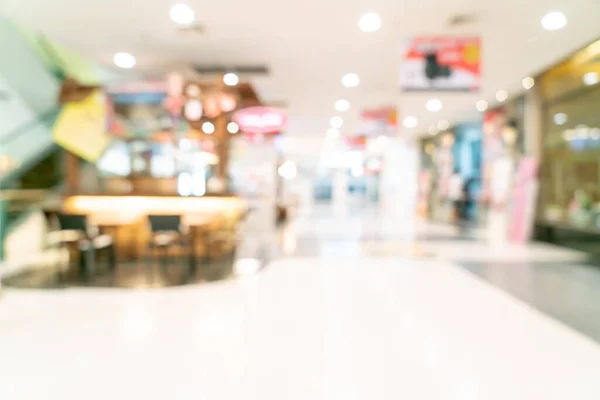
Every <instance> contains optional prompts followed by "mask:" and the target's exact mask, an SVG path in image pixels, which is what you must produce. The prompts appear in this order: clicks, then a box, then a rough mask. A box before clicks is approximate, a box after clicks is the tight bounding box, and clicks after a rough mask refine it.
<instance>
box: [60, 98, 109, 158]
mask: <svg viewBox="0 0 600 400" xmlns="http://www.w3.org/2000/svg"><path fill="white" fill-rule="evenodd" d="M106 125H107V104H106V99H105V97H104V95H103V94H102V92H100V90H96V91H95V92H92V94H90V95H89V96H88V97H87V98H86V99H85V100H83V101H81V102H78V103H68V104H66V105H65V106H63V108H62V111H61V113H60V116H59V117H58V120H57V121H56V124H55V125H54V128H53V129H52V136H53V138H54V141H55V142H56V143H57V144H58V145H59V146H61V147H63V148H64V149H66V150H68V151H70V152H71V153H73V154H76V155H77V156H79V157H81V158H83V159H84V160H86V161H90V162H96V161H97V160H98V159H99V158H100V156H101V155H102V154H103V153H104V150H105V149H106V147H107V146H108V144H109V142H110V137H109V136H108V135H107V134H106Z"/></svg>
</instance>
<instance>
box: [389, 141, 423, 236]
mask: <svg viewBox="0 0 600 400" xmlns="http://www.w3.org/2000/svg"><path fill="white" fill-rule="evenodd" d="M384 159H385V161H384V166H383V170H382V171H381V179H380V192H379V193H380V199H381V200H380V207H381V210H382V212H383V213H384V216H386V217H387V216H389V218H390V219H394V220H396V221H402V224H401V227H402V229H403V230H406V232H407V233H410V234H413V233H414V231H415V229H416V220H417V218H416V206H417V177H418V173H419V168H418V162H419V152H418V147H417V145H416V143H415V142H414V141H413V140H403V139H399V138H394V139H390V141H389V143H388V146H387V150H386V153H385V156H384ZM399 227H400V225H399Z"/></svg>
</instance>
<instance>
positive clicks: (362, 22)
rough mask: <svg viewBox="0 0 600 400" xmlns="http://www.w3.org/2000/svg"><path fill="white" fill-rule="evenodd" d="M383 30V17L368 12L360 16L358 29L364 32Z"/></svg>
mask: <svg viewBox="0 0 600 400" xmlns="http://www.w3.org/2000/svg"><path fill="white" fill-rule="evenodd" d="M380 28H381V17H380V16H379V15H378V14H377V13H374V12H368V13H365V14H363V15H361V16H360V18H359V20H358V29H360V30H361V31H363V32H367V33H370V32H377V31H378V30H379V29H380Z"/></svg>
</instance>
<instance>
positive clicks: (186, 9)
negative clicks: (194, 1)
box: [169, 3, 196, 25]
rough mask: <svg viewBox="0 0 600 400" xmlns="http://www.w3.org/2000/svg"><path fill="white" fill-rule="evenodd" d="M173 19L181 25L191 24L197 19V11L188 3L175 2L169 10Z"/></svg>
mask: <svg viewBox="0 0 600 400" xmlns="http://www.w3.org/2000/svg"><path fill="white" fill-rule="evenodd" d="M169 17H171V21H173V22H175V23H176V24H179V25H189V24H191V23H192V22H194V20H195V19H196V13H195V12H194V10H192V8H191V7H190V6H188V5H187V4H181V3H179V4H175V5H173V7H171V10H170V11H169Z"/></svg>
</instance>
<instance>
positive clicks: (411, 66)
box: [400, 36, 481, 92]
mask: <svg viewBox="0 0 600 400" xmlns="http://www.w3.org/2000/svg"><path fill="white" fill-rule="evenodd" d="M400 86H401V88H402V89H403V90H405V91H449V92H476V91H478V90H479V88H480V86H481V39H480V38H479V37H477V36H470V37H443V36H430V37H426V36H423V37H416V38H413V39H411V40H410V41H409V43H408V46H407V49H406V51H405V53H404V55H403V61H402V64H401V65H400Z"/></svg>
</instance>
